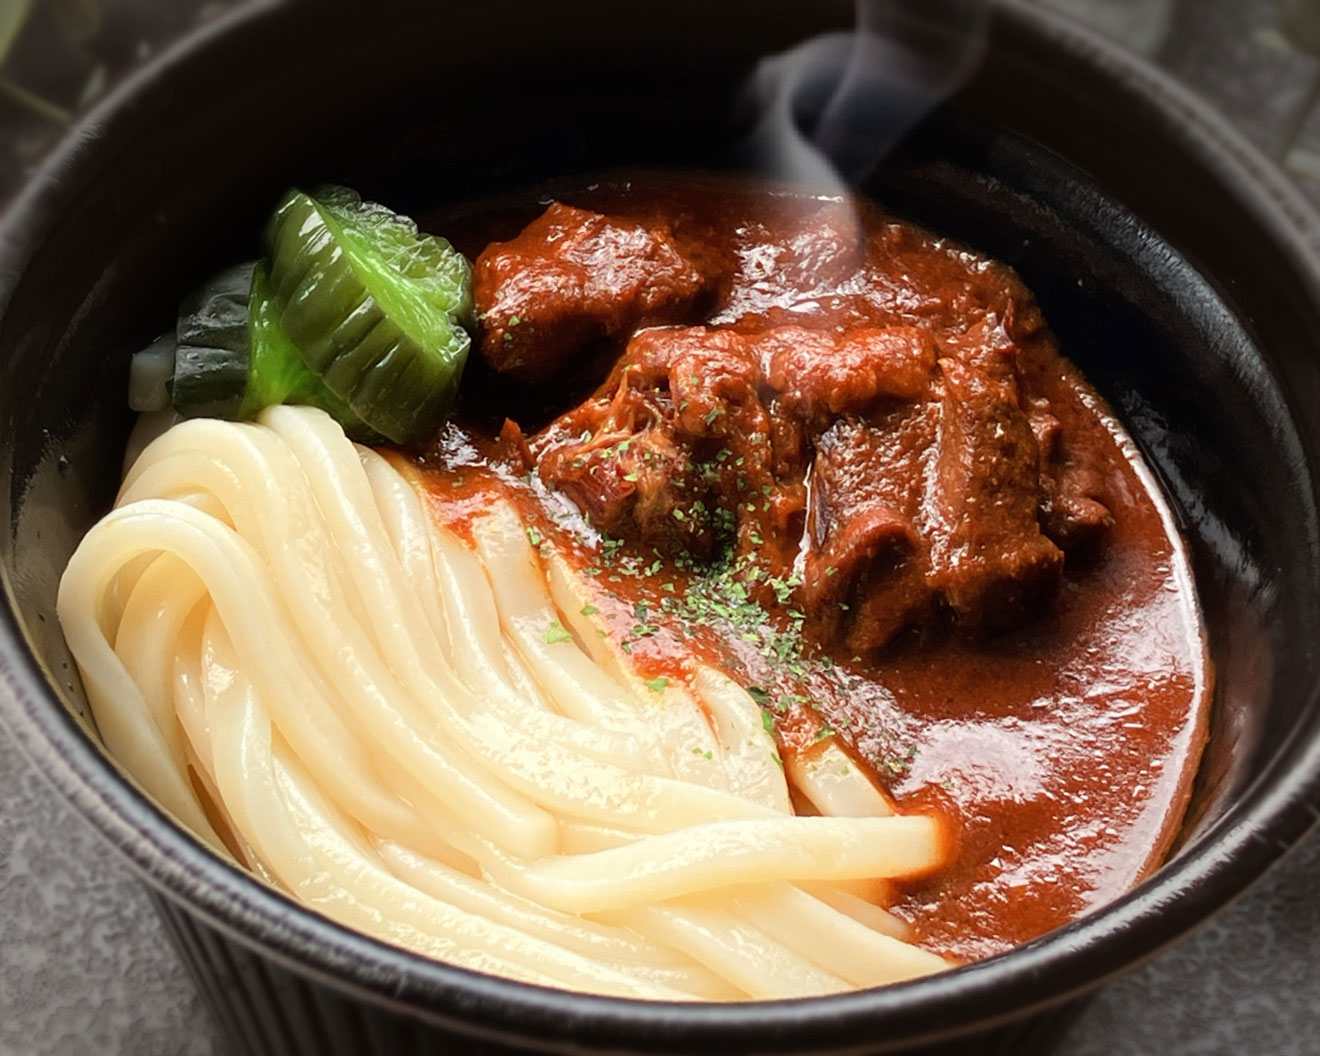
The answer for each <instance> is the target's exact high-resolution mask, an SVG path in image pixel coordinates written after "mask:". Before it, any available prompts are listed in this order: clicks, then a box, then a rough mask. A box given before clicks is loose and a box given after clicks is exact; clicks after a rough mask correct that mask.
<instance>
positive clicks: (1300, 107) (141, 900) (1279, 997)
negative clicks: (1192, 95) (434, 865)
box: [0, 0, 1320, 1056]
mask: <svg viewBox="0 0 1320 1056" xmlns="http://www.w3.org/2000/svg"><path fill="white" fill-rule="evenodd" d="M14 2H15V0H0V8H2V7H4V6H5V5H7V4H12V3H14ZM1041 2H1043V3H1049V4H1052V5H1053V6H1056V7H1060V8H1063V9H1066V10H1069V11H1070V12H1071V13H1073V14H1076V15H1079V16H1081V17H1083V18H1087V19H1089V20H1091V21H1093V22H1094V23H1095V24H1097V25H1099V26H1100V27H1101V28H1103V29H1105V30H1106V31H1107V32H1110V33H1113V34H1114V35H1115V36H1116V37H1118V38H1119V39H1122V40H1124V41H1125V42H1126V43H1127V44H1129V45H1130V46H1132V47H1134V48H1137V49H1140V50H1144V51H1147V52H1153V53H1154V54H1155V55H1156V58H1157V60H1158V61H1159V62H1161V63H1162V64H1164V65H1165V66H1166V67H1167V68H1169V69H1171V70H1172V71H1173V72H1175V73H1176V74H1177V75H1178V76H1180V77H1182V78H1183V79H1184V80H1186V81H1187V82H1188V83H1189V84H1191V85H1192V86H1193V87H1194V88H1196V89H1197V90H1198V91H1201V92H1202V93H1204V94H1205V95H1206V96H1207V97H1208V98H1209V99H1210V100H1211V101H1212V102H1214V103H1216V104H1217V105H1219V106H1220V107H1221V108H1222V109H1223V110H1224V111H1225V112H1226V113H1228V114H1229V115H1230V116H1231V117H1232V118H1234V119H1235V120H1236V121H1237V122H1238V124H1239V125H1240V126H1241V127H1242V128H1243V129H1244V130H1245V131H1246V132H1247V133H1248V135H1250V136H1251V137H1252V138H1253V139H1255V140H1256V142H1258V143H1259V144H1261V145H1262V146H1263V147H1265V148H1266V149H1267V150H1269V151H1271V152H1273V153H1275V154H1276V155H1278V156H1280V157H1281V158H1284V159H1286V160H1287V162H1288V164H1289V166H1290V168H1291V169H1292V171H1293V172H1294V174H1295V175H1297V176H1298V178H1299V180H1300V181H1301V182H1302V183H1303V185H1304V186H1307V187H1308V189H1309V190H1311V191H1312V193H1313V194H1314V195H1315V197H1316V200H1317V201H1320V111H1317V110H1316V107H1315V94H1316V91H1317V85H1318V84H1320V81H1318V79H1317V78H1318V77H1320V74H1318V72H1317V71H1318V67H1320V63H1317V61H1316V60H1315V59H1313V58H1312V57H1310V55H1308V54H1305V53H1304V51H1305V49H1306V45H1307V41H1308V38H1307V37H1306V33H1305V31H1299V30H1298V28H1297V27H1298V26H1299V25H1303V26H1304V25H1306V24H1310V23H1308V20H1310V21H1311V23H1318V24H1320V15H1317V13H1316V11H1317V8H1320V0H1276V2H1274V3H1271V2H1267V0H1178V2H1177V4H1176V5H1175V10H1173V11H1172V13H1171V15H1170V13H1169V12H1166V11H1165V10H1163V9H1164V8H1165V7H1167V6H1168V5H1167V4H1165V3H1163V0H1041ZM54 6H57V7H60V8H61V9H63V10H65V11H66V13H67V12H70V11H72V12H75V13H76V12H77V11H79V10H87V9H89V8H96V7H97V6H98V5H97V4H95V3H91V4H86V3H80V2H73V0H69V2H65V3H62V4H57V5H54ZM104 6H105V7H106V8H107V9H108V10H110V11H111V14H112V16H113V18H115V19H120V20H125V19H126V20H128V24H129V25H130V26H131V25H132V24H133V22H132V20H133V19H138V20H140V21H141V22H142V23H143V24H144V25H146V24H150V25H151V26H152V27H153V28H155V29H157V30H158V31H159V29H160V27H177V26H181V25H183V24H185V21H187V20H190V19H192V18H194V17H197V16H198V13H199V12H200V13H202V14H204V13H205V9H206V8H208V7H209V8H211V9H214V8H215V7H216V6H219V5H214V4H210V5H204V4H203V3H200V2H196V0H172V2H171V3H165V2H163V0H105V4H104ZM1280 11H1282V14H1283V17H1282V18H1280ZM185 12H186V13H185ZM1299 20H1300V22H1299ZM75 28H77V27H76V25H75ZM83 28H84V29H85V28H86V24H84V27H83ZM89 32H90V35H89V36H87V37H86V38H84V39H76V40H73V41H72V42H71V43H70V44H69V47H70V48H72V49H74V53H75V54H76V55H77V56H78V57H79V61H80V62H82V65H81V66H80V67H79V69H80V70H81V71H82V72H81V73H80V75H79V78H78V79H76V82H75V81H70V82H68V83H65V84H56V83H54V82H52V83H51V85H50V91H51V92H53V93H55V94H58V93H59V92H66V93H71V97H69V98H59V99H57V100H56V101H57V102H58V103H59V105H62V106H67V105H76V104H77V103H78V101H79V93H87V92H94V91H95V90H96V89H97V87H98V84H100V83H104V80H105V78H106V77H107V76H111V75H112V74H113V71H114V70H115V69H118V68H121V67H122V65H123V64H124V63H125V62H126V61H127V57H126V55H125V54H124V53H122V52H120V51H116V50H114V49H110V50H109V51H99V52H98V50H97V48H98V46H99V45H98V41H102V40H103V37H101V36H98V35H97V34H98V32H100V31H99V30H95V29H93V30H92V31H89ZM144 39H145V40H146V43H145V45H144V46H145V47H147V48H150V47H151V42H150V39H148V38H144ZM151 39H159V38H151ZM1310 39H1311V41H1312V43H1314V42H1316V41H1320V36H1316V37H1314V38H1310ZM79 49H81V50H79ZM1312 50H1314V48H1313V49H1312ZM99 65H100V66H104V67H105V69H104V70H103V71H102V72H101V73H100V74H98V72H97V70H98V66H99ZM98 77H100V81H98V80H97V78H98ZM56 130H57V128H56V123H55V122H51V121H49V120H48V119H47V118H44V117H41V116H39V115H34V114H32V113H30V112H29V111H27V110H25V109H24V108H22V107H20V106H16V105H15V104H13V103H12V102H8V101H4V100H3V99H0V196H3V195H4V193H5V192H6V191H7V190H8V189H9V187H10V186H12V178H15V177H16V176H17V175H21V170H22V168H23V167H24V166H26V165H28V164H30V163H31V161H32V159H33V158H35V157H37V156H38V155H39V153H40V150H41V149H42V146H43V144H44V143H45V142H47V141H48V140H49V138H50V136H51V135H52V134H53V133H54V132H55V131H56ZM5 162H9V164H8V165H6V164H5ZM7 180H8V181H10V182H6V181H7ZM1317 875H1320V835H1313V836H1312V837H1311V838H1310V839H1309V840H1308V841H1307V842H1306V843H1305V844H1304V845H1303V847H1302V848H1300V849H1299V850H1298V851H1297V852H1296V853H1294V854H1293V856H1292V857H1290V858H1289V859H1288V860H1286V861H1285V862H1284V863H1283V864H1282V865H1281V866H1280V867H1279V868H1278V869H1277V870H1276V871H1275V872H1274V873H1272V874H1271V875H1270V876H1269V877H1268V878H1267V879H1266V880H1265V881H1264V882H1263V883H1262V884H1261V885H1260V886H1259V887H1258V888H1257V889H1256V890H1255V891H1254V892H1252V893H1251V894H1250V895H1249V896H1247V897H1246V898H1245V899H1244V900H1243V901H1242V902H1240V903H1239V904H1238V905H1237V906H1235V907H1233V908H1232V909H1230V910H1229V911H1227V912H1226V913H1224V914H1223V915H1221V916H1220V917H1219V918H1218V919H1217V920H1215V921H1213V922H1211V923H1210V924H1209V925H1207V926H1206V927H1205V928H1203V929H1202V930H1201V931H1199V932H1198V933H1197V934H1195V935H1194V936H1192V937H1191V938H1190V939H1189V940H1187V941H1185V942H1184V943H1182V944H1180V945H1179V946H1177V947H1175V948H1174V949H1173V950H1171V951H1169V952H1167V953H1165V954H1164V955H1162V956H1160V957H1159V958H1157V959H1156V960H1154V961H1153V962H1151V963H1150V964H1148V965H1146V966H1145V967H1144V968H1142V969H1140V970H1138V971H1137V972H1135V973H1132V974H1130V975H1128V976H1126V977H1124V978H1122V979H1120V980H1118V981H1117V982H1115V983H1113V984H1111V985H1110V986H1109V987H1107V988H1106V989H1105V990H1103V991H1101V992H1100V994H1099V995H1098V996H1097V997H1096V998H1095V999H1094V1000H1093V1001H1092V1002H1091V1003H1090V1004H1089V1006H1088V1007H1087V1009H1086V1010H1085V1012H1084V1013H1083V1014H1082V1015H1081V1016H1080V1017H1079V1019H1078V1020H1077V1021H1076V1022H1075V1024H1074V1025H1073V1027H1072V1028H1071V1029H1070V1031H1069V1033H1068V1034H1067V1036H1066V1037H1065V1038H1064V1039H1063V1041H1062V1043H1061V1044H1060V1046H1059V1048H1058V1049H1057V1056H1145V1054H1170V1056H1237V1054H1265V1056H1303V1054H1314V1053H1320V971H1318V970H1317V967H1316V961H1317V957H1318V956H1320V899H1317V897H1316V891H1317V885H1316V881H1315V877H1316V876H1317ZM217 1051H218V1046H217V1044H216V1042H215V1040H214V1032H213V1030H212V1027H211V1024H210V1022H209V1021H208V1019H207V1017H206V1014H205V1010H204V1008H203V1007H202V1004H201V1002H200V1000H199V999H198V997H197V995H196V993H195V992H194V990H193V988H192V986H191V983H190V982H189V981H188V979H187V978H186V977H185V976H184V975H183V973H182V970H181V969H180V967H179V964H178V962H177V961H176V959H175V958H174V955H173V954H172V952H171V951H170V950H169V948H168V946H167V945H166V943H165V939H164V935H163V932H162V930H161V927H160V925H159V924H158V922H157V921H156V918H155V916H154V914H153V913H152V911H151V909H150V907H149V905H148V903H147V901H146V899H145V897H144V896H143V894H142V893H141V891H140V889H139V887H138V885H137V883H136V881H135V880H134V879H133V878H132V877H131V876H130V875H129V874H128V872H127V870H126V869H125V868H124V867H123V866H122V865H121V864H120V862H119V861H118V860H117V859H116V858H115V857H114V856H113V855H112V853H111V852H110V851H109V849H108V848H107V847H105V846H103V845H102V844H101V842H100V841H99V839H98V838H97V837H95V836H94V834H93V833H92V831H91V830H90V829H89V828H88V827H87V826H86V825H85V824H84V823H83V822H81V821H80V820H79V819H77V818H76V817H74V816H73V815H72V814H71V812H70V811H69V810H68V809H67V808H66V807H65V806H64V805H63V804H62V803H61V802H60V801H59V800H58V798H57V797H56V796H55V794H54V793H53V792H52V791H51V790H50V789H48V788H47V787H46V786H45V784H44V783H43V782H42V781H41V780H40V779H39V778H38V777H37V776H36V775H35V774H34V773H33V772H32V770H31V769H30V768H29V767H28V765H27V764H26V762H25V761H24V760H23V759H22V757H21V756H20V755H19V753H18V752H17V750H16V749H15V747H14V746H13V744H12V743H11V742H10V740H9V738H8V735H7V734H5V733H4V732H3V730H0V1056H39V1054H40V1056H66V1054H81V1053H87V1052H96V1053H99V1054H102V1056H167V1054H168V1056H173V1054H183V1056H209V1054H212V1053H215V1052H217Z"/></svg>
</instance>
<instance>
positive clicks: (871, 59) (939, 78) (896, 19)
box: [738, 0, 989, 193]
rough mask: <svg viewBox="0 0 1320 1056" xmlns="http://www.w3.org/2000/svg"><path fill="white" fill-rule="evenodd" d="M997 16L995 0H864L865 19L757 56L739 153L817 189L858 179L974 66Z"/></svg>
mask: <svg viewBox="0 0 1320 1056" xmlns="http://www.w3.org/2000/svg"><path fill="white" fill-rule="evenodd" d="M988 22H989V3H988V0H857V27H856V29H854V30H852V31H851V32H838V33H826V34H822V35H820V36H817V37H813V38H812V39H810V40H808V41H806V42H805V43H803V44H800V45H798V46H797V47H795V48H792V49H790V50H789V51H785V52H782V53H780V54H778V55H773V56H771V57H769V58H766V59H763V60H762V61H761V62H760V63H759V64H758V65H757V67H756V70H755V71H754V73H753V75H752V78H751V81H750V84H749V86H748V89H747V98H746V103H747V104H748V106H749V107H750V108H752V110H753V112H754V113H755V114H757V115H758V117H757V121H756V125H755V128H754V129H753V131H752V133H751V135H750V136H749V137H748V139H747V141H746V142H745V143H744V144H743V145H742V148H741V149H740V150H739V151H738V154H739V159H738V160H740V161H742V162H743V163H744V164H748V165H750V166H752V167H753V168H755V169H756V170H757V171H759V172H761V173H763V174H765V175H767V176H772V177H776V178H779V179H783V180H788V181H791V182H794V183H798V184H803V185H805V186H808V187H810V188H812V189H813V190H816V191H821V192H833V193H839V192H842V191H845V190H847V189H848V188H849V187H856V186H857V185H858V184H860V183H861V182H862V181H864V180H865V179H866V178H867V177H868V176H869V175H870V174H871V173H872V172H873V171H874V170H875V168H876V166H877V165H878V164H879V163H880V161H881V159H882V158H883V157H884V156H885V154H886V153H887V152H888V151H889V150H890V148H892V147H893V146H894V144H895V143H896V142H897V141H898V140H899V139H900V138H901V137H902V135H903V134H904V133H905V132H906V131H908V129H910V128H911V127H912V126H913V125H915V124H916V123H917V122H918V121H920V120H921V118H923V117H924V116H925V115H926V114H928V113H929V112H930V111H931V110H932V109H934V108H935V107H936V106H937V105H938V104H939V103H941V102H942V101H943V100H944V99H946V98H947V97H948V96H949V95H951V94H952V93H953V92H954V91H956V90H957V89H958V87H959V86H961V85H962V84H963V82H964V81H965V80H966V79H967V77H968V76H969V75H970V74H971V73H972V71H973V70H974V69H975V68H976V66H977V64H978V63H979V61H980V58H981V54H982V52H983V51H984V47H985V38H986V30H987V26H988Z"/></svg>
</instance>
